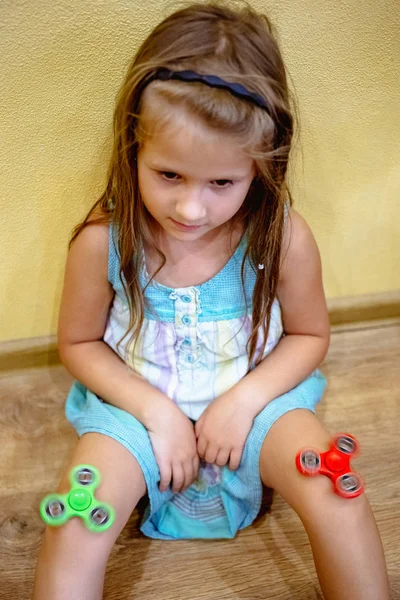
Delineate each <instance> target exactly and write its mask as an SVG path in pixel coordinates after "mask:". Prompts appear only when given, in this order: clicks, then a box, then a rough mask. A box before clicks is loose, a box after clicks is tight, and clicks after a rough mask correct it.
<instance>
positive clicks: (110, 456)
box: [33, 433, 146, 600]
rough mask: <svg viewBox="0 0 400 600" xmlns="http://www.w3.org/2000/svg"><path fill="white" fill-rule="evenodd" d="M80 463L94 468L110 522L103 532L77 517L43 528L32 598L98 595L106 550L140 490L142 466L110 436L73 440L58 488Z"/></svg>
mask: <svg viewBox="0 0 400 600" xmlns="http://www.w3.org/2000/svg"><path fill="white" fill-rule="evenodd" d="M83 463H88V464H92V465H93V466H95V467H97V468H98V469H99V470H100V472H101V476H102V482H101V484H100V486H99V487H98V488H97V490H96V497H97V498H99V500H104V502H108V503H110V504H111V505H112V506H114V508H115V512H116V517H115V522H114V524H113V525H112V526H111V527H110V529H108V530H107V531H105V532H104V533H92V532H90V531H89V530H87V529H86V527H85V526H84V524H83V522H82V521H81V520H80V519H78V518H73V519H71V520H70V521H67V523H66V524H65V525H62V526H61V527H46V530H45V535H44V540H43V545H42V548H41V551H40V554H39V559H38V563H37V568H36V576H35V585H34V592H33V600H50V599H51V600H71V598H73V599H74V600H101V598H102V595H103V585H104V574H105V569H106V566H107V561H108V557H109V554H110V552H111V549H112V547H113V545H114V543H115V541H116V539H117V537H118V536H119V534H120V532H121V531H122V529H123V527H124V526H125V524H126V522H127V520H128V519H129V517H130V514H131V513H132V511H133V509H134V508H135V506H136V504H137V502H138V501H139V499H140V498H141V497H142V496H144V494H145V493H146V485H145V482H144V478H143V474H142V471H141V469H140V467H139V464H138V463H137V461H136V460H135V458H134V457H133V456H132V454H131V453H130V452H129V451H128V450H127V449H126V448H125V447H124V446H122V445H121V444H120V443H119V442H117V441H116V440H113V439H112V438H110V437H108V436H105V435H102V434H99V433H87V434H85V435H83V436H82V438H81V439H80V440H79V442H78V445H77V447H76V449H75V451H74V454H73V456H72V458H71V461H70V463H69V464H68V466H67V468H66V470H65V472H64V475H63V478H62V480H61V483H60V485H59V487H58V491H59V492H61V493H65V492H67V491H68V490H69V488H70V484H69V480H68V474H69V472H70V470H71V468H72V467H73V466H75V465H78V464H83Z"/></svg>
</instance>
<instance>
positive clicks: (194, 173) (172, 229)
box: [137, 114, 255, 242]
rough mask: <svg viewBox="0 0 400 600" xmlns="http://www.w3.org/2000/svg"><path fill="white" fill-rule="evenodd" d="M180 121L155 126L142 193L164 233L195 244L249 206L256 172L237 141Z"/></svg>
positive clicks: (142, 169) (142, 168)
mask: <svg viewBox="0 0 400 600" xmlns="http://www.w3.org/2000/svg"><path fill="white" fill-rule="evenodd" d="M176 121H177V122H175V123H174V125H167V126H164V127H159V128H157V126H155V127H154V130H153V132H152V135H151V136H149V137H148V138H147V139H146V140H145V141H144V142H143V144H142V145H141V147H140V149H139V151H138V156H137V164H138V177H139V189H140V193H141V197H142V200H143V203H144V205H145V206H146V208H147V210H148V212H149V213H150V214H151V215H152V217H153V218H154V219H155V221H156V222H157V223H158V224H159V225H160V226H161V228H162V230H163V232H165V233H166V234H167V235H168V236H172V237H173V238H175V239H178V240H181V241H188V242H190V241H194V240H197V239H200V238H203V239H206V238H207V234H209V233H210V232H213V234H215V233H218V230H221V231H222V229H223V226H224V225H225V224H226V223H228V222H229V221H230V220H231V219H232V217H233V216H234V215H235V214H236V213H237V211H238V210H239V208H240V207H241V205H242V204H243V201H244V199H245V197H246V195H247V192H248V190H249V188H250V185H251V182H252V180H253V178H254V176H255V167H254V161H253V160H252V159H251V158H250V157H249V156H247V155H246V154H245V153H244V152H243V150H242V149H241V148H240V147H239V146H238V144H237V142H235V140H234V138H233V137H232V136H229V135H228V134H223V133H219V132H215V131H213V130H211V129H209V128H208V127H206V126H205V125H204V124H203V123H202V122H201V121H200V120H199V119H196V118H195V117H189V116H187V117H186V118H184V121H183V119H182V114H181V115H180V118H177V120H176ZM177 123H180V125H178V124H177Z"/></svg>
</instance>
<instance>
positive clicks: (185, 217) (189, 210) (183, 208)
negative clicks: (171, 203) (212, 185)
mask: <svg viewBox="0 0 400 600" xmlns="http://www.w3.org/2000/svg"><path fill="white" fill-rule="evenodd" d="M175 211H176V216H177V217H178V218H177V220H179V221H180V222H182V223H184V224H185V225H192V224H193V225H197V224H199V225H200V223H201V221H202V220H203V219H204V217H205V216H206V208H205V205H204V201H203V200H202V194H201V190H196V189H189V188H186V190H185V191H184V192H183V194H182V197H181V198H179V199H178V201H177V203H176V205H175Z"/></svg>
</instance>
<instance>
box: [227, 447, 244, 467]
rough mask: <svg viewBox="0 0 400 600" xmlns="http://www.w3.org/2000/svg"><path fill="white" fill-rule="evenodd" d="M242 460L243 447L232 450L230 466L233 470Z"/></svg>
mask: <svg viewBox="0 0 400 600" xmlns="http://www.w3.org/2000/svg"><path fill="white" fill-rule="evenodd" d="M241 460H242V449H239V450H238V449H237V448H236V449H235V450H232V452H231V458H230V461H229V468H230V470H231V471H236V469H237V468H238V467H239V465H240V461H241Z"/></svg>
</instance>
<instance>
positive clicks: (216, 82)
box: [144, 69, 270, 114]
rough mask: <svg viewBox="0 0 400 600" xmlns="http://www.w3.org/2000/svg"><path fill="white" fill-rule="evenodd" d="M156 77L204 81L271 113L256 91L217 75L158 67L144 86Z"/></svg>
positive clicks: (164, 79)
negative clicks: (250, 90)
mask: <svg viewBox="0 0 400 600" xmlns="http://www.w3.org/2000/svg"><path fill="white" fill-rule="evenodd" d="M156 79H160V80H161V81H169V80H170V79H176V80H178V81H187V82H189V83H192V82H195V83H204V84H205V85H208V86H209V87H213V88H219V89H223V90H227V91H228V92H230V93H231V94H233V95H234V96H237V97H238V98H242V99H243V100H248V101H249V102H252V103H253V104H255V105H256V106H259V107H260V108H262V109H263V110H265V111H267V113H268V114H269V113H270V111H269V108H268V105H267V103H266V102H265V100H264V98H262V97H261V96H259V95H258V94H255V93H254V92H249V90H248V89H247V88H245V87H244V86H243V85H241V84H240V83H229V82H228V81H225V80H224V79H221V78H220V77H217V76H216V75H199V74H198V73H195V72H194V71H171V70H170V69H157V71H154V73H152V74H151V75H150V77H149V78H148V79H147V80H146V81H145V82H144V86H147V85H149V83H151V82H152V81H154V80H156Z"/></svg>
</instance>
